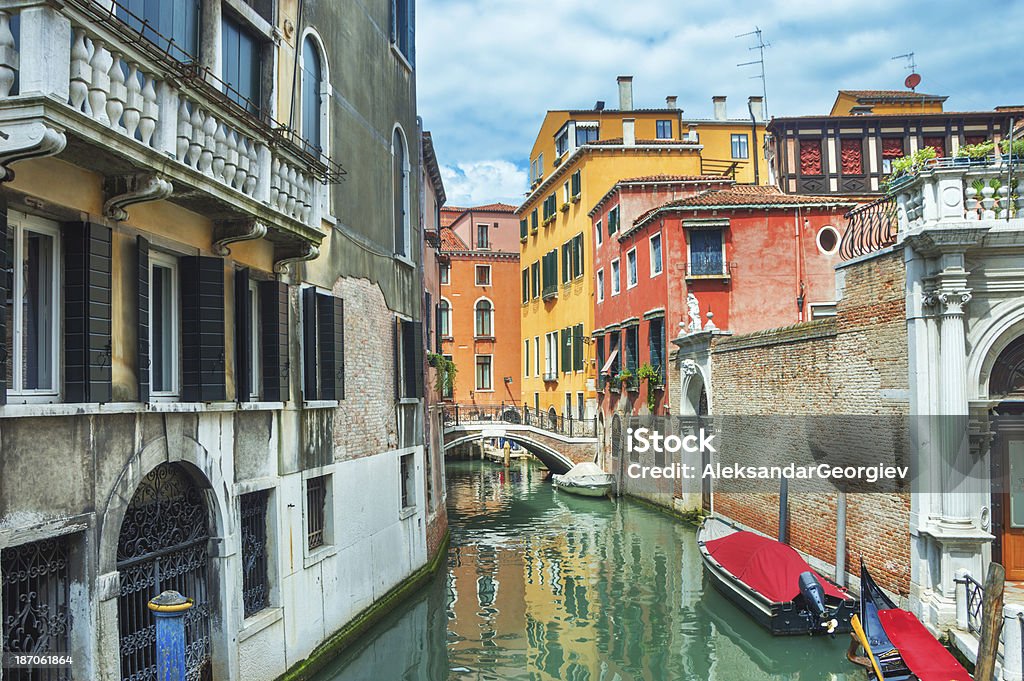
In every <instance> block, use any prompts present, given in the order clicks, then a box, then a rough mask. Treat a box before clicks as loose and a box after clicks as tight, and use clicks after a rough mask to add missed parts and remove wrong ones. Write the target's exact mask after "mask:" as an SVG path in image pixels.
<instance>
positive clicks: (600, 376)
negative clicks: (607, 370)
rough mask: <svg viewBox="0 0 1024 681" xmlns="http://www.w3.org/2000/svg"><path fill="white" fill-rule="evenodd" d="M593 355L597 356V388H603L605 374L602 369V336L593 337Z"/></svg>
mask: <svg viewBox="0 0 1024 681" xmlns="http://www.w3.org/2000/svg"><path fill="white" fill-rule="evenodd" d="M594 345H595V346H596V347H595V349H594V353H595V354H594V356H595V357H596V358H597V389H598V390H604V384H605V374H604V372H603V371H602V369H604V357H605V354H604V336H595V337H594Z"/></svg>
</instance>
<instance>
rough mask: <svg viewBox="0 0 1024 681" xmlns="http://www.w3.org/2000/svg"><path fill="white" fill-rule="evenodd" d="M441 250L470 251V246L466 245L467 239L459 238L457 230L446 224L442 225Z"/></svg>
mask: <svg viewBox="0 0 1024 681" xmlns="http://www.w3.org/2000/svg"><path fill="white" fill-rule="evenodd" d="M441 250H442V251H468V250H469V246H467V245H466V242H465V241H463V240H462V239H461V238H459V235H458V234H456V233H455V230H453V229H452V228H451V227H449V226H447V225H445V226H443V227H441Z"/></svg>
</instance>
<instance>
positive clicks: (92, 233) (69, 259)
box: [62, 222, 111, 402]
mask: <svg viewBox="0 0 1024 681" xmlns="http://www.w3.org/2000/svg"><path fill="white" fill-rule="evenodd" d="M62 237H63V242H64V277H65V282H64V399H65V400H66V401H68V402H109V401H110V399H111V374H110V349H111V339H110V329H111V321H110V311H111V308H110V277H111V275H110V255H111V254H110V240H111V231H110V228H109V227H105V226H103V225H98V224H94V223H91V222H77V223H69V224H65V225H64V228H63V230H62Z"/></svg>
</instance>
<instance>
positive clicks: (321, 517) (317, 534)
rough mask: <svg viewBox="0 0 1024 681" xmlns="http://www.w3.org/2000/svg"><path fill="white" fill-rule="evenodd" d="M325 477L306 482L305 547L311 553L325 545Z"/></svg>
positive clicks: (310, 479)
mask: <svg viewBox="0 0 1024 681" xmlns="http://www.w3.org/2000/svg"><path fill="white" fill-rule="evenodd" d="M326 507H327V476H326V475H322V476H320V477H317V478H309V479H308V480H306V546H307V548H308V549H309V550H310V551H312V550H314V549H317V548H319V547H321V546H323V545H324V544H326V543H327V537H326Z"/></svg>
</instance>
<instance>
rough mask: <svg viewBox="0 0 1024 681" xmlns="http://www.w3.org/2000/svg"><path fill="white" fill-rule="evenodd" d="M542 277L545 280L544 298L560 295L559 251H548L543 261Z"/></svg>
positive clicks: (542, 293)
mask: <svg viewBox="0 0 1024 681" xmlns="http://www.w3.org/2000/svg"><path fill="white" fill-rule="evenodd" d="M541 275H542V279H543V285H544V288H543V291H542V292H541V295H542V296H543V297H544V298H548V297H549V296H553V295H557V294H558V251H557V250H555V249H552V250H550V251H548V252H547V253H546V254H545V255H544V258H543V259H542V267H541Z"/></svg>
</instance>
